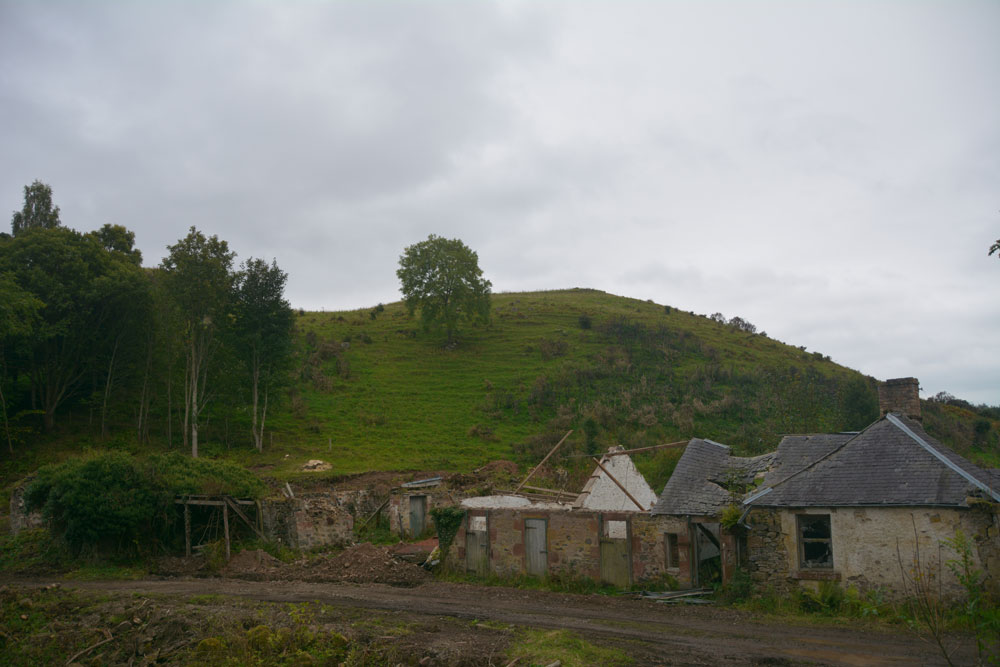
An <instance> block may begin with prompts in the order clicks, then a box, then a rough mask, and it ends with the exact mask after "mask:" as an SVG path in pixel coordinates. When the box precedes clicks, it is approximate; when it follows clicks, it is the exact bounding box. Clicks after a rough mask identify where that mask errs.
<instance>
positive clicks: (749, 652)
mask: <svg viewBox="0 0 1000 667" xmlns="http://www.w3.org/2000/svg"><path fill="white" fill-rule="evenodd" d="M9 583H10V582H9ZM45 583H46V582H39V581H35V582H18V583H17V584H16V585H18V586H36V587H40V586H43V585H44V584H45ZM61 586H62V587H63V588H64V589H71V590H73V589H75V590H79V591H99V592H101V593H102V594H108V595H115V594H123V595H126V596H129V597H131V598H132V599H137V598H138V597H140V596H150V597H152V598H154V599H161V597H162V596H168V597H171V596H172V597H175V598H177V599H185V598H188V597H191V596H205V595H213V596H226V597H227V598H229V599H232V600H246V601H257V602H279V603H317V604H319V605H323V606H324V608H337V609H340V610H342V611H343V613H344V614H346V615H348V616H350V617H352V618H365V617H366V616H367V615H373V614H374V615H377V614H384V613H390V614H394V615H396V616H397V617H399V618H403V619H406V620H407V622H410V623H414V624H417V625H418V626H421V624H422V626H427V627H430V628H434V627H439V626H441V625H446V624H449V623H451V624H453V625H454V620H455V619H459V620H462V621H465V622H464V623H462V624H460V627H461V628H463V629H464V631H463V632H454V631H449V632H447V633H440V632H438V633H437V634H434V633H431V634H429V635H428V637H427V638H425V639H415V638H413V637H411V638H410V639H409V640H408V641H410V642H411V643H414V642H415V644H414V645H413V646H411V649H412V650H411V651H410V652H409V653H408V655H410V656H416V658H417V659H419V654H420V646H418V645H417V644H419V643H420V642H422V641H427V642H429V644H428V649H427V650H431V648H430V647H431V644H433V643H434V642H435V641H440V640H441V635H442V634H443V635H447V636H448V637H449V640H448V642H447V645H446V646H437V647H435V648H433V650H432V653H433V656H435V657H433V660H430V661H427V662H424V663H423V664H482V665H487V664H504V665H505V664H507V662H506V658H504V659H501V656H502V655H504V646H505V645H506V641H505V639H504V636H503V634H502V632H500V633H499V634H497V633H498V632H499V630H497V628H501V629H502V628H504V627H508V626H509V627H512V628H516V627H528V628H536V629H539V628H547V629H565V630H570V631H573V632H576V633H579V634H580V635H582V636H583V637H585V638H587V639H588V640H589V641H592V642H595V643H599V644H603V645H607V646H613V647H617V648H623V649H624V650H625V651H626V653H627V654H629V655H630V656H631V657H632V658H633V659H634V660H635V662H636V664H649V665H764V664H767V665H784V664H833V665H936V664H945V662H944V660H943V659H942V658H941V657H940V655H939V654H938V653H937V651H936V650H935V649H934V648H933V647H932V646H931V645H930V644H928V643H925V642H924V641H922V640H920V639H919V638H917V637H915V636H913V635H911V634H906V632H905V631H904V630H900V631H899V632H890V631H876V630H864V629H860V628H859V627H850V628H838V627H822V626H819V627H818V626H793V625H787V624H781V623H777V622H774V621H767V620H762V619H758V618H754V617H752V616H751V615H749V614H747V613H743V612H739V611H735V610H732V609H725V608H715V607H707V606H700V607H688V606H673V605H666V604H662V603H656V602H652V601H648V600H638V599H631V598H624V597H607V596H583V595H567V594H557V593H549V592H545V591H526V590H518V589H508V588H500V587H480V586H472V585H467V584H451V583H442V582H435V581H431V582H427V583H423V584H421V585H419V586H415V587H409V588H401V587H396V586H389V585H385V584H349V583H317V582H303V581H248V580H234V579H225V578H215V579H202V578H197V579H196V578H176V579H165V580H143V581H93V582H61ZM366 611H367V612H368V614H366V613H365V612H366ZM474 620H475V621H479V622H484V621H485V622H488V623H486V624H485V625H480V626H479V627H480V628H481V629H480V630H471V629H470V628H475V627H476V625H477V624H476V623H469V621H474ZM448 627H452V626H448ZM487 629H490V632H492V633H494V635H491V636H490V638H489V640H488V641H487V640H486V637H485V636H484V635H482V632H483V631H484V630H487ZM470 633H471V634H470ZM477 633H479V634H477ZM432 635H433V636H432ZM452 639H453V640H454V641H451V640H452ZM972 648H973V647H972V646H971V645H970V644H969V642H965V645H964V646H956V650H955V654H954V656H953V658H954V659H955V663H956V664H972V662H973V659H974V656H973V654H972V653H971V649H972ZM514 657H516V656H514Z"/></svg>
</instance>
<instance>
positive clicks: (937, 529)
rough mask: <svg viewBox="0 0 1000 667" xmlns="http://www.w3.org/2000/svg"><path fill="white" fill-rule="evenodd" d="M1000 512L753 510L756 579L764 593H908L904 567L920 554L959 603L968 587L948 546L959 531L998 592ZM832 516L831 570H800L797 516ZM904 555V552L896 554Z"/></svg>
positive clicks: (752, 553) (921, 560)
mask: <svg viewBox="0 0 1000 667" xmlns="http://www.w3.org/2000/svg"><path fill="white" fill-rule="evenodd" d="M996 511H997V510H996V507H995V506H987V507H982V508H976V509H971V510H959V509H940V508H871V507H867V508H865V507H858V508H830V509H812V508H811V509H809V510H802V511H800V512H795V511H790V510H772V509H755V510H753V511H752V512H751V513H750V514H749V516H748V521H749V523H750V524H751V526H752V530H750V532H749V534H748V537H747V543H748V547H749V559H750V562H749V566H748V567H749V570H750V575H751V578H752V579H753V580H754V581H755V582H756V583H758V584H760V585H762V586H767V587H771V588H773V589H774V590H776V591H787V590H790V589H792V588H793V587H795V586H808V587H812V588H816V587H818V585H819V584H818V582H820V581H823V580H831V581H836V582H839V583H840V584H841V585H842V586H845V587H846V586H855V587H857V588H858V590H860V591H866V590H871V589H883V590H885V591H887V592H889V593H895V594H897V595H898V594H901V593H902V592H903V585H902V574H901V572H900V561H902V565H903V567H904V568H905V569H906V571H907V572H910V571H912V570H913V568H914V559H915V557H916V556H917V555H919V563H920V567H921V569H922V570H923V571H924V572H927V573H932V574H933V576H934V577H935V578H937V579H938V580H940V586H941V591H942V594H943V595H944V596H945V597H948V598H954V597H958V596H960V595H961V594H962V588H961V586H960V585H959V583H958V581H957V580H956V578H955V576H954V575H953V574H952V573H951V571H950V570H949V568H948V566H947V562H948V561H949V560H952V559H954V558H955V557H956V554H955V552H954V551H953V550H952V549H951V548H950V547H949V546H947V544H946V543H945V540H947V539H951V538H954V537H955V535H956V533H957V531H959V530H961V532H962V533H964V534H965V535H966V536H967V537H968V538H970V540H972V543H973V545H974V546H973V550H972V551H973V559H974V561H975V566H976V567H977V568H978V569H981V570H983V571H984V572H986V573H987V574H988V580H987V587H988V588H989V589H990V590H992V591H994V592H1000V585H998V583H1000V582H998V579H1000V536H998V518H997V515H996ZM799 513H807V514H829V515H830V529H831V535H832V542H831V545H832V550H833V567H832V568H831V569H822V570H821V569H817V570H808V569H801V568H800V567H799V562H798V560H799V555H798V542H797V530H798V529H797V522H796V514H799ZM897 549H898V551H897Z"/></svg>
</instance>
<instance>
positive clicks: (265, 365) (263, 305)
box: [234, 258, 294, 451]
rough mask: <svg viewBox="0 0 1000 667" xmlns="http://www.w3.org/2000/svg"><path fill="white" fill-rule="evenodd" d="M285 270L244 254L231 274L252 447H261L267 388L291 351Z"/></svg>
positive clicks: (279, 379)
mask: <svg viewBox="0 0 1000 667" xmlns="http://www.w3.org/2000/svg"><path fill="white" fill-rule="evenodd" d="M287 280H288V274H287V273H285V272H284V271H282V270H281V269H280V268H278V264H277V263H276V262H274V261H272V262H271V264H268V263H267V262H266V261H264V260H263V259H256V258H250V259H248V260H247V261H245V262H244V263H243V264H242V266H241V267H240V272H239V273H238V274H237V278H236V291H235V299H236V303H235V308H234V313H235V316H236V322H235V328H236V332H235V333H236V335H235V340H236V344H237V348H238V351H237V354H238V356H239V357H240V360H241V362H242V364H243V367H244V368H245V370H246V372H247V377H248V380H249V388H250V408H251V412H252V424H251V431H252V433H253V441H254V446H255V447H256V448H257V450H258V451H263V449H264V423H265V420H266V419H267V406H268V400H269V397H270V395H271V391H272V390H273V389H275V388H277V387H278V386H280V385H281V384H282V383H283V380H284V379H285V378H286V375H287V370H288V366H289V361H290V359H291V353H292V324H293V322H294V314H293V313H292V308H291V306H289V304H288V301H286V300H285V283H286V282H287Z"/></svg>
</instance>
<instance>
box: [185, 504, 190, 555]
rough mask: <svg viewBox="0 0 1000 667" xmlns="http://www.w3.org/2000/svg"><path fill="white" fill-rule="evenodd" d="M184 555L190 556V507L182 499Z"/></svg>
mask: <svg viewBox="0 0 1000 667" xmlns="http://www.w3.org/2000/svg"><path fill="white" fill-rule="evenodd" d="M184 555H185V556H187V557H188V558H190V557H191V507H190V506H189V505H188V504H187V501H186V500H185V501H184Z"/></svg>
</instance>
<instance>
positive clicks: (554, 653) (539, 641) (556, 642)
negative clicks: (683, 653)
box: [507, 630, 633, 667]
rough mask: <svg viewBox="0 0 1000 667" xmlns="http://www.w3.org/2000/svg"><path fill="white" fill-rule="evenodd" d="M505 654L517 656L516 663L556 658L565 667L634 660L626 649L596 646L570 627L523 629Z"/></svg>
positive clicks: (624, 663) (532, 663) (529, 662)
mask: <svg viewBox="0 0 1000 667" xmlns="http://www.w3.org/2000/svg"><path fill="white" fill-rule="evenodd" d="M507 655H508V657H511V659H513V658H517V659H518V664H519V665H550V664H552V663H553V662H555V661H557V660H558V661H560V662H562V664H563V665H564V666H565V667H574V666H575V665H581V666H586V665H631V664H633V661H632V659H631V658H629V656H628V655H627V654H626V653H625V651H623V650H621V649H614V648H607V647H603V646H597V645H595V644H592V643H591V642H589V641H587V640H586V639H584V638H583V637H581V636H580V635H578V634H577V633H575V632H570V631H569V630H528V631H525V632H524V633H522V634H521V636H520V637H518V639H517V640H515V641H514V642H513V643H512V644H511V646H510V648H509V649H508V652H507Z"/></svg>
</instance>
